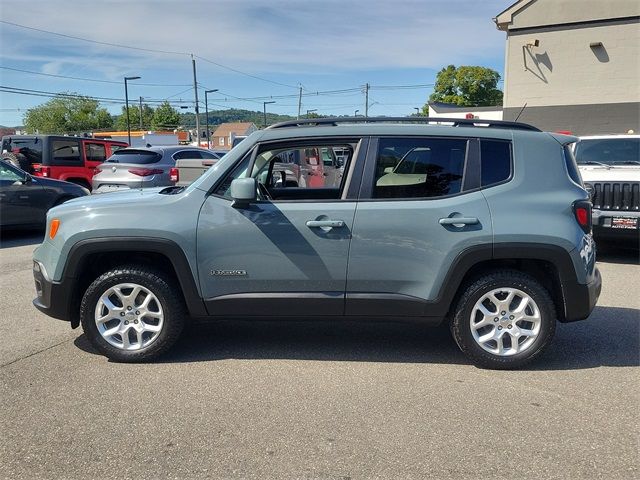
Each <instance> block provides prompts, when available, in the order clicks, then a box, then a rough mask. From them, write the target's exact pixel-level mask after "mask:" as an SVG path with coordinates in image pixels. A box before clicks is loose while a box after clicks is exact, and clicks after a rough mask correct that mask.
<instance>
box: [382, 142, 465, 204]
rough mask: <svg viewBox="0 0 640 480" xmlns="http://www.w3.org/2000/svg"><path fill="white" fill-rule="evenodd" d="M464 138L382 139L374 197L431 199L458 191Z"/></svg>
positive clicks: (463, 160) (463, 159)
mask: <svg viewBox="0 0 640 480" xmlns="http://www.w3.org/2000/svg"><path fill="white" fill-rule="evenodd" d="M466 152H467V140H466V139H464V138H462V139H461V138H424V137H423V138H381V139H380V142H379V147H378V156H377V159H376V172H375V179H374V189H373V198H431V197H442V196H445V195H453V194H456V193H460V191H461V189H462V175H463V172H464V163H465V158H466Z"/></svg>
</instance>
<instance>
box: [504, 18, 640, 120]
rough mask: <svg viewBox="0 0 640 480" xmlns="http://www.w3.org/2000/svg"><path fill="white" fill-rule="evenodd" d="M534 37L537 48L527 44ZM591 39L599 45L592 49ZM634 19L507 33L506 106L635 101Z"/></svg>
mask: <svg viewBox="0 0 640 480" xmlns="http://www.w3.org/2000/svg"><path fill="white" fill-rule="evenodd" d="M534 39H537V40H538V41H539V46H538V47H527V46H526V44H527V43H528V42H531V41H533V40H534ZM592 42H602V45H603V46H602V47H595V48H592V47H590V46H589V44H590V43H592ZM639 60H640V26H639V23H638V20H637V19H635V20H626V21H618V22H615V23H607V24H599V25H593V26H580V27H573V28H569V27H567V28H566V29H556V28H546V29H540V30H525V31H517V32H511V31H510V32H509V34H508V37H507V52H506V63H505V65H507V66H508V67H507V71H506V72H505V77H506V81H505V98H504V106H505V107H506V108H513V107H522V106H523V105H524V104H525V102H526V103H527V105H528V106H532V107H533V106H545V105H583V104H590V103H626V102H639V101H640V85H639V67H640V63H639Z"/></svg>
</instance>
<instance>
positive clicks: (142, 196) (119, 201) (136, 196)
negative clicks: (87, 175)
mask: <svg viewBox="0 0 640 480" xmlns="http://www.w3.org/2000/svg"><path fill="white" fill-rule="evenodd" d="M165 188H167V187H156V188H140V189H129V190H125V191H121V192H120V191H118V192H110V193H103V194H100V195H90V196H88V197H82V198H75V199H73V200H69V201H68V202H65V203H63V204H62V205H60V206H59V207H56V208H57V209H59V210H58V211H60V212H64V211H67V210H79V209H82V210H87V209H93V208H101V207H104V206H109V207H111V206H117V205H127V206H132V205H133V204H135V205H136V206H140V205H141V204H147V203H153V204H154V205H157V204H158V203H162V202H163V201H165V200H166V199H167V198H171V197H172V196H173V195H164V194H160V193H159V192H160V191H161V190H163V189H165Z"/></svg>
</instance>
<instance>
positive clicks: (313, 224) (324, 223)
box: [306, 220, 344, 228]
mask: <svg viewBox="0 0 640 480" xmlns="http://www.w3.org/2000/svg"><path fill="white" fill-rule="evenodd" d="M306 225H307V227H309V228H317V227H319V228H327V227H329V228H340V227H344V222H343V221H342V220H309V221H308V222H307V223H306Z"/></svg>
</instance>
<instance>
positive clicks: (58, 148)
mask: <svg viewBox="0 0 640 480" xmlns="http://www.w3.org/2000/svg"><path fill="white" fill-rule="evenodd" d="M51 153H52V160H53V162H52V163H53V164H55V165H70V166H73V165H82V159H81V158H80V142H79V141H78V140H54V141H53V142H51Z"/></svg>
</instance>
